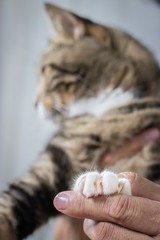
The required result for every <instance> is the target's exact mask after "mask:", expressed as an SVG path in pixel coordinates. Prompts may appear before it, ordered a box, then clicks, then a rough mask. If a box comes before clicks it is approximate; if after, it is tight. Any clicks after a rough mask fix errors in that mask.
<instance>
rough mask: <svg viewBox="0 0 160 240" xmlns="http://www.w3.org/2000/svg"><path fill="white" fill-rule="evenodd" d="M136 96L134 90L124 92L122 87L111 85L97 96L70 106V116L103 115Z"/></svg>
mask: <svg viewBox="0 0 160 240" xmlns="http://www.w3.org/2000/svg"><path fill="white" fill-rule="evenodd" d="M133 98H134V94H133V93H132V92H129V91H126V92H124V91H123V89H122V88H116V89H114V90H113V89H112V88H111V87H109V88H108V89H107V90H105V91H103V92H102V93H101V94H99V95H98V96H97V97H93V98H90V99H83V100H80V101H78V102H76V103H74V104H73V105H71V106H70V107H69V116H70V117H75V116H79V115H82V114H91V115H93V116H96V117H100V116H102V115H103V114H104V113H106V112H107V111H109V110H111V109H113V108H117V107H120V106H122V105H125V104H127V103H128V102H130V101H131V100H132V99H133Z"/></svg>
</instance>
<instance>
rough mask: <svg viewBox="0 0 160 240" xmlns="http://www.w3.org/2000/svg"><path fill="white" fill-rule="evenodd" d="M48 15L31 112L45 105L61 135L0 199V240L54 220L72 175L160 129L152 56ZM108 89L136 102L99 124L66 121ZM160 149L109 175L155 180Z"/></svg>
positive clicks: (111, 32)
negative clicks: (49, 36) (48, 34)
mask: <svg viewBox="0 0 160 240" xmlns="http://www.w3.org/2000/svg"><path fill="white" fill-rule="evenodd" d="M46 10H47V13H48V15H49V17H50V20H51V23H52V26H53V28H54V37H53V41H52V42H51V44H50V48H49V49H48V51H47V52H46V53H45V54H44V56H43V57H42V59H41V63H40V78H41V80H40V87H39V90H38V94H37V100H36V105H38V104H39V103H40V102H41V103H42V104H43V106H44V107H45V109H46V110H47V112H48V113H49V114H50V117H51V118H53V121H58V122H59V123H60V130H59V131H58V133H57V134H56V135H55V136H53V137H52V138H51V140H50V142H49V144H48V145H47V147H46V149H45V150H44V151H43V152H42V154H41V155H40V156H39V160H38V161H37V162H36V163H35V165H34V166H33V167H32V168H31V170H29V171H28V172H27V173H26V174H25V175H24V176H22V178H21V179H19V180H17V181H15V182H14V183H12V184H11V185H10V186H9V189H8V191H6V192H4V193H2V194H1V198H0V239H1V240H6V239H7V240H20V239H23V238H25V237H26V236H28V235H30V234H31V233H32V232H33V231H35V229H37V228H38V227H39V226H41V225H42V224H44V223H46V222H47V221H48V219H49V218H50V217H51V216H56V215H57V214H58V213H57V211H56V210H55V209H54V208H53V205H52V200H53V198H54V196H55V195H56V194H57V193H58V192H60V191H63V190H66V189H68V188H69V187H70V184H71V182H72V179H73V177H74V176H75V175H77V174H79V173H80V172H82V171H85V170H90V169H94V168H99V161H100V159H101V156H102V155H103V153H104V152H105V151H115V150H116V149H117V148H118V147H120V146H121V145H122V144H123V143H124V142H125V141H127V140H129V139H130V138H131V137H132V136H134V135H135V134H137V133H140V132H141V131H143V130H145V129H147V128H150V127H157V128H160V100H159V85H160V70H159V67H158V64H157V63H156V61H155V60H154V58H153V56H152V54H151V53H150V52H149V51H148V50H147V49H146V48H145V47H144V46H142V45H141V44H140V43H138V42H137V41H136V40H135V39H134V38H133V37H131V36H129V35H128V34H126V33H124V32H122V31H119V30H115V29H112V28H109V27H105V26H102V25H99V24H96V23H93V22H91V21H89V20H87V19H83V18H81V17H78V16H76V15H74V14H72V13H70V12H67V11H64V10H62V9H60V8H57V7H55V6H53V5H50V4H46ZM109 86H112V88H113V89H115V88H117V87H121V88H122V89H123V90H124V92H125V91H132V92H133V93H134V100H132V101H131V102H129V103H126V105H125V106H122V107H119V108H116V109H112V110H110V111H107V112H106V113H105V114H103V115H102V116H100V117H95V116H91V115H89V114H85V115H80V116H77V117H69V114H68V109H69V107H70V105H71V104H72V103H75V102H77V101H78V100H81V99H89V98H93V97H96V96H97V95H98V94H99V93H101V91H103V90H104V89H107V87H109ZM93 107H94V106H93ZM159 144H160V142H159V141H157V142H156V143H154V144H150V145H148V146H146V147H144V149H143V150H142V151H140V152H139V153H138V154H136V155H135V156H133V157H131V158H130V159H122V160H120V161H119V162H117V163H115V165H114V166H112V167H111V169H113V170H114V171H118V172H121V171H135V172H137V173H139V174H140V175H142V176H145V177H148V178H150V179H152V180H158V179H159V176H160V174H159V167H160V159H159V158H160V145H159ZM106 167H107V166H106Z"/></svg>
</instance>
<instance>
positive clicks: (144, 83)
mask: <svg viewBox="0 0 160 240" xmlns="http://www.w3.org/2000/svg"><path fill="white" fill-rule="evenodd" d="M46 11H47V14H48V16H49V19H50V22H51V24H52V29H53V39H52V41H51V42H50V46H49V48H48V51H47V52H46V53H45V54H44V55H43V57H42V59H41V62H40V67H39V69H40V82H39V88H38V93H37V98H36V106H37V109H38V112H39V114H40V115H41V116H42V117H45V118H50V119H53V120H56V119H58V121H59V120H60V119H64V118H66V117H75V116H78V115H83V114H91V115H93V116H102V115H103V114H105V113H106V112H107V111H108V110H110V109H112V108H115V107H119V106H121V105H124V104H127V103H128V102H129V101H131V100H132V99H133V98H135V96H136V97H139V96H147V95H149V94H152V95H154V96H155V93H156V91H157V79H158V78H159V74H160V73H159V68H158V65H157V64H156V62H155V61H154V58H153V57H152V55H151V54H150V52H149V51H147V49H146V48H144V47H143V46H142V45H141V44H139V43H138V42H137V41H136V40H134V38H132V37H130V36H129V35H127V34H125V33H123V32H121V31H118V30H115V29H111V28H108V27H104V26H103V25H100V24H96V23H93V22H91V21H89V20H87V19H84V18H81V17H79V16H76V15H75V14H73V13H70V12H68V11H65V10H63V9H60V8H58V7H55V6H53V5H51V4H46ZM151 79H152V81H151ZM155 80H156V81H155Z"/></svg>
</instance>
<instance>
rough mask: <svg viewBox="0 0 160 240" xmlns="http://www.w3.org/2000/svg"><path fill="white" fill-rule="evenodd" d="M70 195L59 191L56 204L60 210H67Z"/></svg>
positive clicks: (55, 200)
mask: <svg viewBox="0 0 160 240" xmlns="http://www.w3.org/2000/svg"><path fill="white" fill-rule="evenodd" d="M68 200H69V196H68V195H67V194H65V193H59V194H58V195H57V196H56V197H55V199H54V206H55V207H56V208H57V209H58V210H65V209H66V208H67V205H68Z"/></svg>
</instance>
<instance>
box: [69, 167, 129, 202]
mask: <svg viewBox="0 0 160 240" xmlns="http://www.w3.org/2000/svg"><path fill="white" fill-rule="evenodd" d="M73 190H75V191H79V192H81V193H82V194H83V195H84V196H85V197H87V198H89V197H96V196H100V195H111V194H114V193H124V194H128V195H131V186H130V182H129V180H128V179H126V178H119V177H118V176H117V175H116V174H114V173H113V172H109V171H104V172H102V173H98V172H88V173H84V174H82V175H80V176H79V177H78V178H77V180H76V181H75V184H74V187H73Z"/></svg>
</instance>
